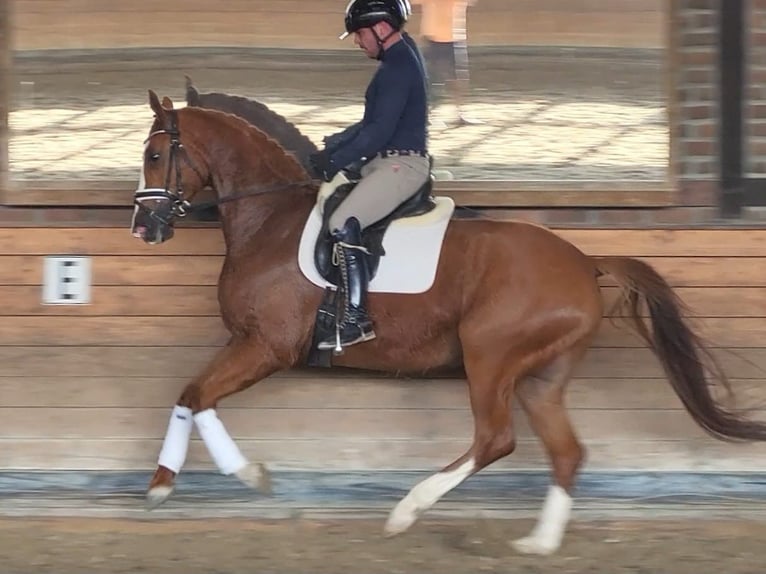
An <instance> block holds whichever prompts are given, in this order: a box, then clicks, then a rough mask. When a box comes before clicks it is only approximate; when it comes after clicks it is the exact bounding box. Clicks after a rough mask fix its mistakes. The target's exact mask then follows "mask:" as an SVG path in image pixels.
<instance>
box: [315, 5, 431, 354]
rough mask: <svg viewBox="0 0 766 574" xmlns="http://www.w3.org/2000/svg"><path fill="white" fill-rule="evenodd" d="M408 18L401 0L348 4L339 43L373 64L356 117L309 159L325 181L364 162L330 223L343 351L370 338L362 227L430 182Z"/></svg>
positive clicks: (423, 105)
mask: <svg viewBox="0 0 766 574" xmlns="http://www.w3.org/2000/svg"><path fill="white" fill-rule="evenodd" d="M409 14H410V7H409V1H408V0H351V2H350V3H349V4H348V6H347V7H346V17H345V24H346V32H345V33H344V34H343V35H341V39H343V38H345V37H346V36H348V35H350V34H353V35H354V41H355V43H356V44H357V46H359V48H361V49H362V51H364V52H365V54H366V55H367V57H369V58H372V59H376V60H380V64H379V66H378V68H377V71H376V72H375V75H374V76H373V78H372V80H371V82H370V84H369V86H368V87H367V92H366V93H365V108H364V116H363V118H362V120H361V121H360V122H359V123H357V124H354V125H352V126H350V127H349V128H347V129H346V130H344V131H342V132H340V133H339V134H335V135H334V136H330V137H328V138H325V149H324V150H322V151H320V152H317V153H316V154H313V155H312V156H311V158H310V159H311V163H312V165H313V167H314V169H315V171H316V172H317V175H319V176H320V177H322V178H323V179H324V180H325V181H331V180H332V178H333V177H334V176H335V175H336V174H337V173H338V172H339V171H340V170H341V169H343V168H345V167H347V166H349V165H351V164H355V163H358V162H360V161H362V162H366V163H364V165H363V167H362V168H361V176H362V179H361V180H360V181H359V183H358V184H357V185H356V186H355V187H354V189H353V190H352V191H351V193H350V194H349V195H348V197H347V198H346V199H345V200H344V201H343V202H342V203H341V204H340V206H338V208H337V209H336V210H335V211H334V212H333V213H332V215H331V216H330V220H329V229H330V232H331V234H332V238H333V240H334V242H335V253H336V257H335V259H336V260H337V262H338V265H339V266H340V271H341V277H342V282H343V288H344V289H345V292H346V296H347V298H348V303H349V304H348V306H347V309H346V313H345V317H344V321H343V323H342V326H341V332H340V342H341V345H342V346H344V347H346V346H349V345H353V344H356V343H361V342H363V341H369V340H370V339H374V338H375V332H374V330H373V325H372V321H371V320H370V318H369V316H368V315H367V310H366V305H365V301H366V298H367V288H368V285H369V279H370V278H369V269H368V268H367V260H366V257H365V251H366V249H365V248H364V247H363V246H362V238H361V232H362V230H363V229H365V228H366V227H368V226H370V225H371V224H373V223H375V222H377V221H379V220H380V219H382V218H384V217H386V216H387V215H389V214H390V213H391V212H392V211H393V210H394V209H396V208H397V207H398V206H399V205H400V204H401V203H403V202H404V201H406V200H407V199H409V198H410V197H412V196H413V195H414V194H415V193H416V192H417V191H418V190H419V189H420V188H421V187H422V186H423V184H425V183H426V182H427V181H428V178H429V177H430V160H429V156H428V153H427V150H426V144H427V139H428V134H427V116H428V109H427V102H426V89H427V88H426V85H427V84H426V79H425V70H424V68H423V65H422V63H421V60H420V58H419V54H417V53H416V51H413V49H412V47H411V42H412V40H411V39H409V42H408V40H407V39H405V38H404V37H403V32H402V27H403V26H404V23H405V22H406V20H407V17H408V16H409ZM335 343H336V341H335V337H331V338H328V339H326V340H324V341H321V342H320V343H319V345H318V348H319V349H332V348H334V347H335Z"/></svg>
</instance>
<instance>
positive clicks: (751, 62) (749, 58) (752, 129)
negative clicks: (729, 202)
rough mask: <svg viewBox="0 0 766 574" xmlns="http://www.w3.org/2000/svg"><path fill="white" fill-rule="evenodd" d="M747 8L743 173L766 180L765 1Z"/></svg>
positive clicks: (752, 0)
mask: <svg viewBox="0 0 766 574" xmlns="http://www.w3.org/2000/svg"><path fill="white" fill-rule="evenodd" d="M747 4H748V12H747V14H746V19H747V20H746V23H747V37H746V39H745V41H746V48H745V50H746V68H745V70H746V71H745V80H746V82H747V84H746V91H745V96H746V100H745V105H744V106H745V107H744V116H745V126H744V127H745V138H746V139H745V165H744V169H745V175H746V176H748V177H766V0H749V2H748V3H747Z"/></svg>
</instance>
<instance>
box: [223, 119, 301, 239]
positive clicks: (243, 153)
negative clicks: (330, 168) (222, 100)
mask: <svg viewBox="0 0 766 574" xmlns="http://www.w3.org/2000/svg"><path fill="white" fill-rule="evenodd" d="M232 117H233V116H232ZM232 122H233V120H232V119H231V118H230V119H229V120H225V121H224V122H223V123H224V125H225V126H226V127H228V128H231V129H230V130H229V129H226V128H224V127H221V128H220V130H219V133H220V134H221V137H222V138H224V139H225V140H226V142H227V145H226V146H222V147H225V149H226V150H228V155H227V156H226V157H217V158H216V161H215V162H214V164H213V170H214V171H213V174H212V179H213V186H214V187H215V190H216V193H217V195H218V199H219V200H220V201H222V203H221V205H220V207H219V212H220V214H221V222H222V225H223V231H224V237H225V239H226V246H227V250H228V251H229V252H231V251H233V250H237V249H241V248H248V246H249V245H250V244H252V243H253V241H254V237H256V236H257V235H258V234H259V233H260V232H261V231H262V230H263V228H264V224H265V223H266V222H267V221H270V218H272V217H280V218H281V217H282V214H283V213H287V214H288V215H289V214H290V213H291V211H292V210H291V202H292V203H293V204H294V205H297V204H296V203H295V202H296V201H298V203H301V202H300V201H299V199H298V198H299V197H300V196H304V197H308V192H307V191H306V190H305V188H303V189H301V188H298V189H290V187H291V185H292V184H297V185H296V187H298V185H300V184H301V183H305V182H306V181H308V178H309V176H308V174H307V173H306V171H305V170H304V169H303V167H302V166H301V165H300V163H298V161H297V160H295V159H294V157H292V156H288V155H287V154H286V152H285V150H284V149H283V148H282V147H281V146H280V145H279V144H278V143H277V142H275V141H274V140H272V139H270V138H269V137H268V136H266V135H265V134H263V132H261V131H259V130H258V129H257V128H253V127H251V126H248V128H247V129H245V130H243V129H241V125H247V124H246V123H245V122H244V121H242V120H237V121H236V123H232ZM239 122H242V124H241V125H240V124H239ZM267 158H274V159H273V161H269V160H268V159H267ZM216 167H217V169H216ZM282 188H284V189H282ZM264 190H270V191H268V192H266V193H261V192H263V191H264ZM301 204H302V203H301ZM306 205H310V202H309V203H306ZM307 214H308V212H307V213H306V215H307ZM268 227H270V228H271V227H272V226H271V225H269V226H268Z"/></svg>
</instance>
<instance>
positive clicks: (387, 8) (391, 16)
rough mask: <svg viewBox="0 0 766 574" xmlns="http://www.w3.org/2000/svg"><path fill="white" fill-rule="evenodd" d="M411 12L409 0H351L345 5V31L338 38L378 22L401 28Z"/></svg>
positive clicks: (396, 28) (397, 28)
mask: <svg viewBox="0 0 766 574" xmlns="http://www.w3.org/2000/svg"><path fill="white" fill-rule="evenodd" d="M411 13H412V8H411V7H410V2H409V0H351V1H350V2H349V3H348V6H346V31H345V32H344V33H343V34H341V35H340V39H341V40H343V39H344V38H345V37H346V36H348V35H349V34H353V33H354V32H356V31H357V30H359V29H361V28H370V27H371V26H374V25H375V24H377V23H378V22H388V23H389V24H390V25H391V27H392V28H393V29H394V30H401V28H402V26H404V23H405V22H406V21H407V18H409V17H410V14H411Z"/></svg>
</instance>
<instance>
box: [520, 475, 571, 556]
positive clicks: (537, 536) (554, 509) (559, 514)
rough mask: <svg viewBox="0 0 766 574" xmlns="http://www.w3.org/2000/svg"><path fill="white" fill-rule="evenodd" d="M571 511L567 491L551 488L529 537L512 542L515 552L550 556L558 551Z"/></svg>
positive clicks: (557, 487) (558, 487) (555, 487)
mask: <svg viewBox="0 0 766 574" xmlns="http://www.w3.org/2000/svg"><path fill="white" fill-rule="evenodd" d="M571 511H572V498H571V497H570V496H569V494H567V491H566V490H564V489H563V488H561V487H560V486H551V487H550V488H549V489H548V495H547V496H546V497H545V504H544V505H543V510H542V512H541V513H540V518H539V519H538V521H537V524H536V525H535V527H534V529H533V530H532V533H531V534H530V535H529V536H527V537H526V538H522V539H520V540H516V541H515V542H514V544H513V545H514V547H515V548H516V550H518V551H519V552H522V553H525V554H551V553H553V552H555V551H556V550H558V549H559V547H560V546H561V541H562V539H563V538H564V531H565V530H566V527H567V523H568V522H569V516H570V514H571Z"/></svg>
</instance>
